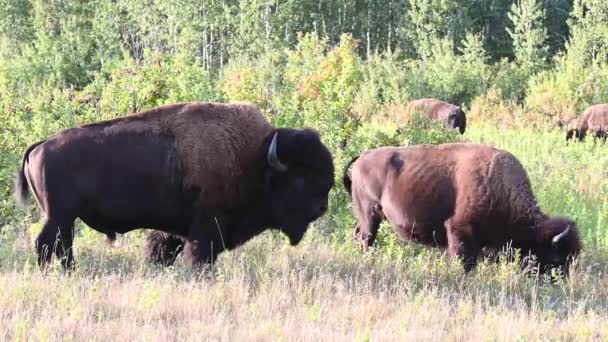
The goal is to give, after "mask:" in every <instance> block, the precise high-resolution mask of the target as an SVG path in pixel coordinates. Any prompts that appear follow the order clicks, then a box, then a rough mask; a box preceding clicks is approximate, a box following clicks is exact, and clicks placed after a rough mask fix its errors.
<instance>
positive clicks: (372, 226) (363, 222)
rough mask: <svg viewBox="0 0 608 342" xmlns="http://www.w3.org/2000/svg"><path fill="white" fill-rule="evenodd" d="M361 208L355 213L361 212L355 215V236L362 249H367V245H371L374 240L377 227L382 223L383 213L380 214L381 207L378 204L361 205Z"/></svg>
mask: <svg viewBox="0 0 608 342" xmlns="http://www.w3.org/2000/svg"><path fill="white" fill-rule="evenodd" d="M362 208H363V210H362V211H360V210H357V213H361V215H357V216H359V217H358V219H357V220H358V222H359V223H358V224H357V227H356V228H355V238H356V239H357V240H358V241H359V242H361V244H362V246H363V249H364V250H367V249H368V248H369V247H371V246H373V244H374V241H375V240H376V235H377V234H378V228H380V223H382V220H383V215H382V207H381V206H380V204H371V203H370V204H368V205H364V206H362Z"/></svg>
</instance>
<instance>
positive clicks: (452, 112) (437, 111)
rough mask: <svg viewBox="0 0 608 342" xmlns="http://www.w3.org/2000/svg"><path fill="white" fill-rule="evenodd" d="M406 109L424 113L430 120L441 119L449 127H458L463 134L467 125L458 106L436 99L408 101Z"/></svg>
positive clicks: (409, 111)
mask: <svg viewBox="0 0 608 342" xmlns="http://www.w3.org/2000/svg"><path fill="white" fill-rule="evenodd" d="M406 111H407V112H408V113H409V114H410V115H411V114H412V113H413V112H414V111H422V112H424V113H426V114H427V115H428V116H429V117H430V118H431V119H432V120H436V121H442V122H444V123H445V124H446V126H447V127H449V128H451V129H458V131H459V132H460V134H463V133H464V131H465V129H466V127H467V118H466V115H465V114H464V111H463V110H462V108H460V107H459V106H455V105H453V104H450V103H447V102H445V101H441V100H437V99H418V100H414V101H411V102H410V103H408V105H407V107H406Z"/></svg>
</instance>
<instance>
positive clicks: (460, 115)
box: [448, 107, 467, 134]
mask: <svg viewBox="0 0 608 342" xmlns="http://www.w3.org/2000/svg"><path fill="white" fill-rule="evenodd" d="M448 127H449V128H451V129H458V131H459V132H460V134H464V131H465V129H466V127H467V119H466V115H465V114H464V111H463V110H462V108H460V107H459V108H458V110H456V111H453V112H452V113H450V115H448Z"/></svg>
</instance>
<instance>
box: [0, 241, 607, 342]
mask: <svg viewBox="0 0 608 342" xmlns="http://www.w3.org/2000/svg"><path fill="white" fill-rule="evenodd" d="M7 238H10V237H7ZM19 239H26V237H25V236H18V237H17V238H16V240H17V241H16V244H17V245H23V246H24V245H27V244H28V243H24V242H23V241H18V240H19ZM140 239H141V237H140V236H139V234H134V236H131V237H130V236H126V237H123V238H121V240H120V241H119V244H118V246H116V247H114V248H108V247H107V246H106V245H105V243H104V242H103V241H102V237H101V236H98V237H93V238H91V237H90V236H89V237H86V236H85V237H84V238H83V240H88V241H86V243H87V245H86V249H81V250H78V252H79V253H78V257H79V259H78V261H79V264H78V270H77V271H76V272H75V273H74V274H72V275H71V276H67V275H65V274H63V272H61V271H60V270H59V269H58V268H57V269H53V270H51V271H50V272H49V273H48V274H47V275H42V274H41V273H40V272H39V271H38V270H37V269H36V268H35V267H34V266H33V259H32V258H31V256H30V254H33V253H32V252H33V251H32V250H27V251H25V250H24V251H16V250H13V251H12V252H11V253H17V254H16V255H12V258H11V257H10V256H9V257H8V258H5V259H8V260H10V261H9V262H6V263H2V272H0V289H2V290H1V291H0V326H2V327H3V330H2V331H1V332H0V339H2V340H17V341H25V340H28V341H29V340H35V341H38V340H41V341H57V340H75V341H83V340H87V341H88V340H93V341H108V340H121V341H124V340H129V341H156V340H158V341H166V340H230V341H235V340H239V341H240V340H289V341H297V340H307V341H308V340H310V341H318V340H328V341H329V340H331V341H334V340H347V341H352V340H369V339H371V340H382V341H385V340H429V341H446V340H450V341H470V340H501V341H503V340H506V341H515V340H521V339H525V340H540V339H547V338H551V339H560V340H576V341H580V340H597V339H605V338H608V317H607V316H606V311H607V309H608V287H606V286H605V284H606V283H608V279H607V276H606V271H607V269H606V265H608V263H607V262H606V260H601V259H598V258H597V257H595V258H590V257H589V256H584V257H583V259H582V260H581V263H582V264H581V265H580V267H579V269H578V271H575V272H574V273H573V274H572V276H571V280H570V281H569V282H560V283H558V284H556V285H539V282H538V281H537V280H536V279H534V278H530V277H525V276H524V275H522V274H521V272H518V271H517V269H516V267H515V266H514V265H509V264H506V265H505V264H501V265H487V264H482V265H480V267H479V269H478V270H477V271H476V272H475V273H474V274H472V275H470V276H464V275H463V274H462V272H461V269H460V266H459V265H457V264H456V263H449V262H446V258H445V256H444V255H443V254H441V253H439V252H436V251H428V250H425V249H422V250H418V251H416V252H415V253H414V256H413V257H412V258H407V259H401V260H391V258H390V257H388V256H386V255H381V254H378V253H376V255H365V256H361V255H359V253H358V252H356V251H353V250H349V249H347V251H346V252H337V251H336V249H335V248H332V246H330V245H329V244H328V243H324V242H322V241H321V240H319V238H314V237H312V236H311V237H309V238H308V239H307V240H306V241H305V242H304V244H303V245H302V246H300V247H296V248H292V247H288V246H287V243H286V242H285V241H284V240H283V239H281V238H277V237H276V236H273V235H271V234H266V235H264V236H261V237H259V238H257V239H255V240H254V241H252V242H251V243H249V244H247V245H246V246H244V247H243V248H241V249H239V250H236V251H233V252H230V253H227V254H225V255H223V256H222V257H221V258H220V260H219V262H218V264H217V265H216V266H215V267H213V268H212V269H208V270H205V271H197V272H193V271H192V270H190V269H189V268H188V267H186V266H184V265H183V264H181V262H179V263H178V264H177V265H176V266H174V267H171V268H167V269H157V268H154V267H151V266H149V265H146V264H145V263H144V262H143V260H141V258H140V256H139V255H140V254H141V253H138V248H139V242H140ZM2 242H6V241H5V240H4V241H2ZM83 247H84V246H83ZM404 248H412V247H408V246H405V247H404ZM21 252H23V253H21ZM55 266H58V265H55Z"/></svg>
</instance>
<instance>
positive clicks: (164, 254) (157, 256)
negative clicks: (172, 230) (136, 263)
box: [146, 230, 184, 266]
mask: <svg viewBox="0 0 608 342" xmlns="http://www.w3.org/2000/svg"><path fill="white" fill-rule="evenodd" d="M183 248H184V241H183V240H182V239H180V238H178V237H176V236H174V235H171V234H168V233H165V232H161V231H158V230H155V231H152V232H151V233H150V234H149V235H148V237H147V244H146V260H147V261H148V262H152V263H155V264H159V265H162V266H171V265H173V263H174V262H175V259H177V256H178V255H179V253H180V252H181V251H182V249H183Z"/></svg>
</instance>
